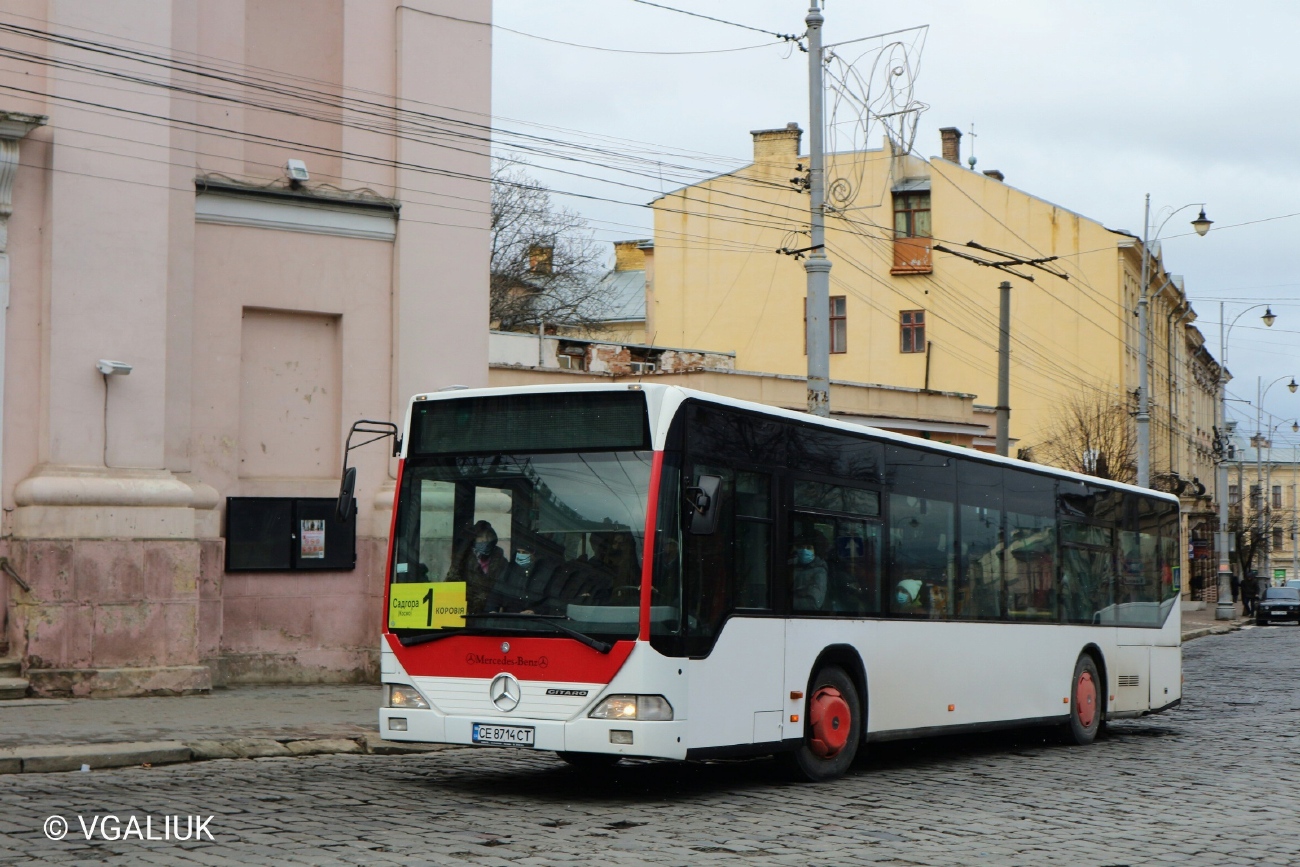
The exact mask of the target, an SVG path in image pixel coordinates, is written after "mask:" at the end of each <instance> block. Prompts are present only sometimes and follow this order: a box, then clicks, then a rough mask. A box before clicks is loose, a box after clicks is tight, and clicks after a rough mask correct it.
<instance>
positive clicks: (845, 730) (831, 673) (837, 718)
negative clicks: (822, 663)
mask: <svg viewBox="0 0 1300 867" xmlns="http://www.w3.org/2000/svg"><path fill="white" fill-rule="evenodd" d="M862 722H863V721H862V702H861V701H860V700H859V698H858V688H857V686H855V685H854V683H853V678H851V677H849V676H848V674H847V673H846V672H845V671H844V669H842V668H839V667H838V666H833V665H832V666H827V667H826V668H823V669H821V670H820V671H818V672H817V676H816V677H814V678H813V680H812V684H811V689H810V690H809V691H808V701H807V703H806V704H805V706H804V727H803V732H804V733H803V740H802V741H801V742H800V744H799V746H798V747H797V748H796V749H795V750H794V751H793V752H789V753H784V754H782V760H783V762H784V763H785V765H786V767H787V768H788V769H789V770H790V771H791V772H792V773H793V774H794V776H795V777H796V778H798V779H803V780H808V781H810V782H814V783H816V782H821V781H823V780H833V779H835V778H836V777H840V776H843V775H844V772H845V771H847V770H848V769H849V765H851V764H852V763H853V757H854V756H856V755H857V753H858V744H859V743H860V742H861V740H862Z"/></svg>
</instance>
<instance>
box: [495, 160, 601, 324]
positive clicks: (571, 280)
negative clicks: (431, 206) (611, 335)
mask: <svg viewBox="0 0 1300 867" xmlns="http://www.w3.org/2000/svg"><path fill="white" fill-rule="evenodd" d="M525 166H526V163H522V162H520V161H519V160H517V159H510V158H503V159H494V160H493V161H492V266H491V267H492V280H491V302H490V311H491V314H490V315H491V320H492V325H493V327H496V328H500V329H502V330H505V331H524V330H529V331H531V330H534V329H536V328H537V326H538V325H539V324H548V325H549V324H556V325H567V326H572V327H576V328H580V329H583V330H588V331H591V330H599V328H600V320H601V319H602V318H603V314H604V312H605V303H604V302H605V299H604V297H603V295H602V292H601V290H600V288H599V282H600V279H599V278H600V271H601V264H602V258H603V256H602V253H603V251H602V250H601V247H600V245H598V244H597V243H596V242H595V240H593V238H592V235H591V230H590V229H589V228H588V227H587V222H586V220H584V219H583V218H582V216H581V215H580V214H578V213H577V212H576V211H571V210H569V209H567V208H562V207H558V206H557V205H556V204H555V203H554V202H553V201H552V200H551V193H550V191H549V190H547V189H546V188H545V187H543V186H542V185H541V184H539V183H538V182H537V181H536V180H535V179H533V178H532V177H531V176H529V174H528V173H527V171H526V170H525Z"/></svg>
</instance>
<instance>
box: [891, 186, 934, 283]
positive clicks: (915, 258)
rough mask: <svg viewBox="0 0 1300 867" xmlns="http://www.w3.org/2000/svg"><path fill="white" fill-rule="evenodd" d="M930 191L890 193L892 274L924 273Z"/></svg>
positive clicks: (927, 263) (928, 241)
mask: <svg viewBox="0 0 1300 867" xmlns="http://www.w3.org/2000/svg"><path fill="white" fill-rule="evenodd" d="M930 235H931V233H930V193H929V191H928V190H927V191H925V192H911V193H894V267H893V268H892V269H891V273H893V274H928V273H930V271H932V270H933V268H932V267H931V264H930V244H931V239H930Z"/></svg>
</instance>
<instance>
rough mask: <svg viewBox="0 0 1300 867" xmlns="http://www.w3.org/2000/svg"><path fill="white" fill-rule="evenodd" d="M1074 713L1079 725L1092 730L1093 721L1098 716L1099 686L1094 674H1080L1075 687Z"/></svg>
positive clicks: (1086, 672)
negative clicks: (1093, 677) (1093, 676)
mask: <svg viewBox="0 0 1300 867" xmlns="http://www.w3.org/2000/svg"><path fill="white" fill-rule="evenodd" d="M1074 712H1075V714H1076V715H1077V716H1078V718H1079V724H1080V725H1081V726H1083V727H1084V728H1086V729H1087V728H1092V721H1093V719H1095V718H1096V716H1097V684H1096V683H1095V682H1094V681H1093V679H1092V672H1090V671H1085V672H1082V673H1080V674H1079V681H1078V682H1077V683H1076V684H1075V685H1074Z"/></svg>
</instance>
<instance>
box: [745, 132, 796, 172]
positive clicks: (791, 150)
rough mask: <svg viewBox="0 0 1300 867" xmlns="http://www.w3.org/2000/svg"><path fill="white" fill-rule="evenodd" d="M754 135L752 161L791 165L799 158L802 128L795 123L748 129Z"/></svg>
mask: <svg viewBox="0 0 1300 867" xmlns="http://www.w3.org/2000/svg"><path fill="white" fill-rule="evenodd" d="M749 134H750V135H752V136H753V137H754V162H756V163H769V164H771V163H777V164H780V165H792V164H793V163H794V162H795V161H796V160H798V159H799V144H800V142H801V141H802V140H803V130H801V129H799V124H797V123H787V124H786V125H785V127H784V128H783V129H755V130H750V133H749Z"/></svg>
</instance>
